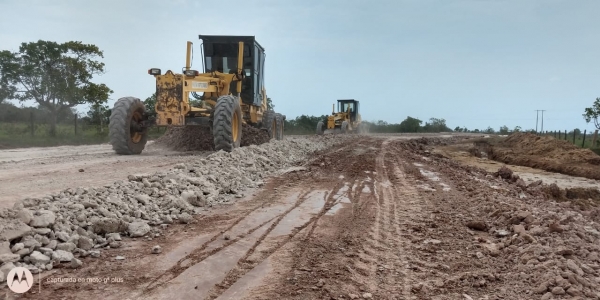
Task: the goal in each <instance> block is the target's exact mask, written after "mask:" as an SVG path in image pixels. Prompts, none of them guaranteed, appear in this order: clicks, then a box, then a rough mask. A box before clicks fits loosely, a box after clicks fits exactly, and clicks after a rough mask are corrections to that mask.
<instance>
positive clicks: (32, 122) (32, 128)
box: [29, 111, 35, 136]
mask: <svg viewBox="0 0 600 300" xmlns="http://www.w3.org/2000/svg"><path fill="white" fill-rule="evenodd" d="M29 122H30V123H31V124H30V125H31V136H33V134H34V132H35V127H34V125H35V124H34V121H33V111H30V112H29Z"/></svg>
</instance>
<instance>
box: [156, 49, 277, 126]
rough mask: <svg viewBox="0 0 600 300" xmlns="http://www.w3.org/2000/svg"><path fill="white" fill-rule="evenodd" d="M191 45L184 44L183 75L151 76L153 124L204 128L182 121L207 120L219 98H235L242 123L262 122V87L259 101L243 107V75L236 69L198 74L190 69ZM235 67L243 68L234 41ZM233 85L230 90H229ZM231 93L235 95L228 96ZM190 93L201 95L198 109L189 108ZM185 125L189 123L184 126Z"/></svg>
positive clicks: (264, 107)
mask: <svg viewBox="0 0 600 300" xmlns="http://www.w3.org/2000/svg"><path fill="white" fill-rule="evenodd" d="M191 49H192V42H189V41H188V42H187V51H186V65H185V71H184V72H183V74H177V73H174V72H172V71H171V70H168V71H167V72H166V73H165V74H164V75H154V77H155V78H156V104H155V111H156V125H157V126H185V125H208V124H204V123H207V122H206V121H205V122H186V119H187V120H189V119H194V118H198V117H205V118H208V117H210V114H211V109H213V108H214V107H215V105H216V99H217V98H218V97H219V96H223V95H234V96H236V97H238V98H239V100H240V101H239V102H240V105H241V107H242V112H243V122H244V123H260V122H262V117H263V113H264V112H265V111H266V110H267V95H266V90H265V88H264V86H261V87H260V91H261V92H260V95H261V97H260V98H261V101H260V104H259V105H256V104H257V103H253V104H247V103H246V102H244V101H243V99H242V97H243V96H242V95H240V94H241V89H242V81H243V79H244V77H245V76H244V75H245V74H244V73H243V70H242V68H237V71H236V72H235V73H233V74H225V73H221V72H219V71H212V72H206V73H199V72H197V71H194V70H192V69H191V66H190V64H191V54H192V53H191ZM238 49H239V50H238V53H237V60H238V63H237V65H238V66H242V65H243V60H244V49H245V44H244V42H238ZM232 85H233V87H232ZM232 90H233V91H234V92H236V93H232ZM191 93H203V96H202V101H201V105H200V107H192V106H191V105H190V94H191ZM188 123H189V124H188Z"/></svg>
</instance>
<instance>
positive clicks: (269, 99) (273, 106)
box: [267, 97, 317, 127]
mask: <svg viewBox="0 0 600 300" xmlns="http://www.w3.org/2000/svg"><path fill="white" fill-rule="evenodd" d="M274 109H275V104H273V100H271V98H269V97H267V110H274ZM316 126H317V124H315V127H316Z"/></svg>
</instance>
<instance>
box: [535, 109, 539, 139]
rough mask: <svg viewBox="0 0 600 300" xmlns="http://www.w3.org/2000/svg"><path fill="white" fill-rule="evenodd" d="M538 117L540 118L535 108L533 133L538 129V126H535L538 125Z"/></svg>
mask: <svg viewBox="0 0 600 300" xmlns="http://www.w3.org/2000/svg"><path fill="white" fill-rule="evenodd" d="M539 118H540V111H539V110H536V111H535V133H538V130H537V129H538V127H537V126H538V122H539V121H538V119H539Z"/></svg>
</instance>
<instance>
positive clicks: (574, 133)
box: [573, 130, 577, 145]
mask: <svg viewBox="0 0 600 300" xmlns="http://www.w3.org/2000/svg"><path fill="white" fill-rule="evenodd" d="M576 135H577V133H576V132H575V130H573V145H575V136H576Z"/></svg>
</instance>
